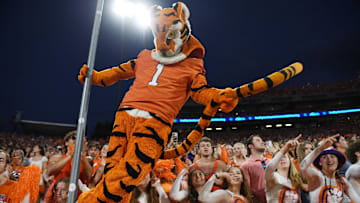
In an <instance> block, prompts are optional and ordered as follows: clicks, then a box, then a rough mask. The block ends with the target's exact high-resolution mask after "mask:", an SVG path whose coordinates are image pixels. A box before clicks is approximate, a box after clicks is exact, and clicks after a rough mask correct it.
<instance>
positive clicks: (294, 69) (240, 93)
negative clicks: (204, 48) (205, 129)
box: [191, 62, 303, 113]
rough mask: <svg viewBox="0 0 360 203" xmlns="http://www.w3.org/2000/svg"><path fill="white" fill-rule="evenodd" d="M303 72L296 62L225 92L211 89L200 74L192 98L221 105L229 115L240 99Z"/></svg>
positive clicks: (194, 83) (300, 65)
mask: <svg viewBox="0 0 360 203" xmlns="http://www.w3.org/2000/svg"><path fill="white" fill-rule="evenodd" d="M302 70H303V66H302V64H301V63H299V62H296V63H293V64H291V65H290V66H288V67H285V68H283V69H281V70H280V71H277V72H274V73H272V74H270V75H267V76H266V77H264V78H261V79H258V80H256V81H253V82H250V83H248V84H245V85H242V86H240V87H237V88H234V89H232V88H226V89H224V90H220V89H216V88H211V87H210V86H209V85H208V84H207V82H206V78H205V76H204V75H201V74H199V75H198V76H197V77H196V78H195V79H194V80H193V83H192V85H191V90H192V95H191V97H192V99H193V100H194V101H195V102H197V103H199V104H203V105H208V104H210V103H212V102H215V103H217V104H220V108H221V110H222V111H223V112H225V113H227V112H230V111H232V110H233V109H234V108H235V107H236V105H237V103H238V100H239V99H242V98H245V97H248V96H251V95H255V94H258V93H260V92H263V91H266V90H268V89H270V88H272V87H275V86H277V85H279V84H281V83H283V82H285V81H286V80H289V79H290V78H292V77H294V76H295V75H297V74H299V73H300V72H301V71H302Z"/></svg>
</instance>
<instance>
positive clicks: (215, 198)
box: [199, 175, 230, 203]
mask: <svg viewBox="0 0 360 203" xmlns="http://www.w3.org/2000/svg"><path fill="white" fill-rule="evenodd" d="M214 183H215V175H213V176H211V178H209V180H208V181H207V182H206V183H205V185H204V186H203V188H202V190H201V191H200V193H199V201H200V202H223V203H225V202H228V201H226V200H227V199H228V198H229V197H230V194H229V193H228V192H226V191H225V190H216V191H215V192H211V189H212V187H213V186H214Z"/></svg>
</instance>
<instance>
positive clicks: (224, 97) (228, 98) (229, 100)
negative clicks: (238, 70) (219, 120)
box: [218, 88, 239, 113]
mask: <svg viewBox="0 0 360 203" xmlns="http://www.w3.org/2000/svg"><path fill="white" fill-rule="evenodd" d="M238 102H239V97H238V96H237V94H236V90H235V89H232V88H226V89H225V90H223V91H222V92H221V93H220V95H219V102H218V103H219V104H220V109H221V111H223V112H225V113H229V112H230V111H232V110H234V108H235V107H236V106H237V104H238Z"/></svg>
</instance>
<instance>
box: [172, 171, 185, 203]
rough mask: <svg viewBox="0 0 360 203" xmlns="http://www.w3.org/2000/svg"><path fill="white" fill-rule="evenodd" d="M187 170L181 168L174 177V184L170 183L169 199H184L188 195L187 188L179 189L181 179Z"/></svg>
mask: <svg viewBox="0 0 360 203" xmlns="http://www.w3.org/2000/svg"><path fill="white" fill-rule="evenodd" d="M187 173H188V171H187V170H186V169H183V170H182V171H181V172H180V174H179V175H178V176H177V177H176V180H175V182H174V184H173V185H172V188H171V191H170V197H171V199H173V200H175V201H177V202H181V201H183V200H184V199H186V198H187V197H188V196H189V191H187V190H181V189H180V187H181V180H182V178H183V177H184V175H185V174H187Z"/></svg>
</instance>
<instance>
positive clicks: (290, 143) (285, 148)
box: [282, 134, 302, 153]
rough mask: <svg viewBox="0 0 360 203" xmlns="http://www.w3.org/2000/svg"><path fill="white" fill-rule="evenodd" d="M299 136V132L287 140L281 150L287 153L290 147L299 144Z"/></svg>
mask: <svg viewBox="0 0 360 203" xmlns="http://www.w3.org/2000/svg"><path fill="white" fill-rule="evenodd" d="M301 136H302V135H301V134H300V135H298V136H297V137H296V138H295V139H293V140H289V141H287V142H286V144H285V146H284V147H283V149H282V150H283V152H284V153H287V152H289V151H290V149H291V148H296V147H297V146H298V145H299V140H300V138H301Z"/></svg>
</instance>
